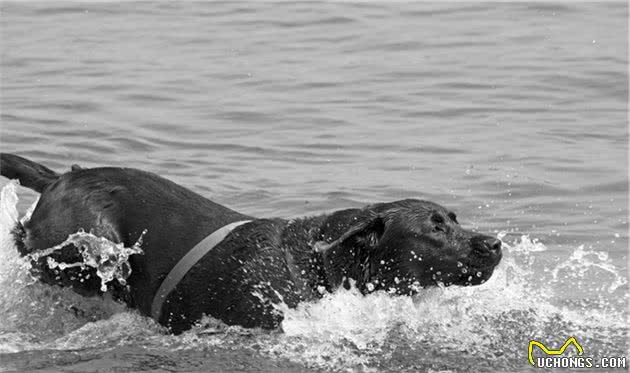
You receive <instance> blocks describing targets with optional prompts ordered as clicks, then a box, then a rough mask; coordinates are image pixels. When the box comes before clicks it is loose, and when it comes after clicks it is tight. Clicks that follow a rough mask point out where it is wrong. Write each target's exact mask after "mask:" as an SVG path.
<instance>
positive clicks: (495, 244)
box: [472, 236, 501, 256]
mask: <svg viewBox="0 0 630 373" xmlns="http://www.w3.org/2000/svg"><path fill="white" fill-rule="evenodd" d="M472 247H473V250H474V251H475V253H477V254H478V255H480V256H490V255H497V254H498V253H500V252H501V240H499V239H497V238H494V237H483V236H482V237H478V238H477V239H473V242H472Z"/></svg>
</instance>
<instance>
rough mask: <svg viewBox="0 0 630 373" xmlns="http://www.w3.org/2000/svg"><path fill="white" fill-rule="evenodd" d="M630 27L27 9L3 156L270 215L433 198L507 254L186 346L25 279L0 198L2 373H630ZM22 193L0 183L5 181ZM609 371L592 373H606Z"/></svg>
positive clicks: (524, 16) (601, 18)
mask: <svg viewBox="0 0 630 373" xmlns="http://www.w3.org/2000/svg"><path fill="white" fill-rule="evenodd" d="M627 18H628V5H627V3H625V2H620V3H611V2H601V3H580V4H571V3H566V2H563V3H557V4H556V3H548V2H545V3H533V4H508V3H468V2H467V3H452V4H432V3H398V2H397V3H372V2H366V3H364V2H356V3H334V2H331V3H323V4H317V3H301V2H299V3H296V4H292V3H258V2H256V3H253V2H252V3H234V2H229V3H216V2H208V3H206V2H199V3H193V2H185V3H167V2H159V3H144V2H142V3H141V2H128V3H88V4H81V3H57V2H56V3H49V2H43V3H12V2H2V3H1V4H0V22H1V24H2V35H1V37H2V38H1V40H2V48H1V50H2V58H1V101H0V103H1V107H0V109H1V122H0V147H1V149H2V151H8V152H16V153H19V154H21V155H24V156H26V157H29V158H32V159H34V160H37V161H41V162H43V163H45V164H46V165H47V166H49V167H51V168H53V169H56V170H65V169H69V166H70V165H71V164H73V163H78V164H80V165H81V166H86V167H94V166H102V165H117V166H130V167H137V168H141V169H144V170H149V171H153V172H156V173H158V174H160V175H163V176H165V177H167V178H169V179H171V180H173V181H176V182H178V183H180V184H182V185H185V186H187V187H189V188H191V189H192V190H195V191H197V192H199V193H201V194H203V195H205V196H208V197H210V198H211V199H213V200H214V201H217V202H219V203H223V204H226V205H228V206H230V207H232V208H234V209H236V210H239V211H241V212H244V213H247V214H252V215H255V216H282V217H294V216H301V215H311V214H316V213H321V212H326V211H332V210H335V209H338V208H342V207H352V206H360V205H363V204H366V203H371V202H376V201H391V200H395V199H401V198H407V197H417V198H426V199H430V200H433V201H436V202H438V203H441V204H444V205H446V206H448V207H449V208H451V209H453V210H455V211H457V213H458V216H459V220H460V221H461V222H462V224H463V225H464V226H466V227H472V228H475V229H478V230H480V231H485V232H490V233H492V234H494V235H497V236H499V237H501V238H502V240H503V241H504V243H505V247H506V249H505V255H504V260H503V262H502V264H501V265H500V267H499V268H498V270H497V272H496V274H495V275H494V277H493V278H492V279H491V280H490V281H489V282H488V283H487V284H484V285H483V286H479V287H474V288H446V289H432V290H428V291H426V292H423V293H422V294H421V295H420V296H419V297H417V298H414V299H411V298H392V297H390V296H388V295H386V294H373V295H370V296H367V297H363V296H360V295H358V294H357V293H356V292H355V291H353V290H350V291H340V292H338V293H336V294H334V295H330V296H328V297H326V298H324V299H323V300H322V301H320V302H318V303H313V304H304V305H302V306H301V307H300V308H298V309H297V310H288V311H287V319H286V320H285V322H284V323H283V325H282V327H283V332H282V333H280V332H272V333H270V332H263V331H258V330H254V331H248V330H243V329H240V328H234V327H231V328H227V327H225V326H224V325H221V324H220V323H217V322H216V321H215V320H212V319H207V320H205V324H204V325H203V326H200V327H199V328H197V329H195V330H193V331H190V332H188V333H185V334H183V335H181V336H177V337H176V336H170V335H166V334H164V333H163V331H162V330H161V329H160V327H159V326H157V325H156V324H154V323H153V322H152V321H151V320H149V319H147V318H144V317H142V316H139V315H138V314H136V313H135V312H133V311H130V310H126V309H125V308H124V307H123V306H121V305H119V304H117V303H115V302H114V301H112V300H111V299H107V298H106V299H86V298H82V297H80V296H78V295H75V294H73V293H72V292H71V291H69V290H67V289H58V288H52V287H47V286H44V285H41V284H39V283H37V282H35V281H34V280H33V279H31V278H30V276H29V275H28V268H27V264H26V263H25V262H24V260H23V259H20V258H18V256H17V254H16V252H15V248H14V247H13V245H12V243H11V242H10V240H9V239H8V235H7V232H6V230H7V228H8V227H9V226H10V222H12V221H14V220H15V219H17V218H18V217H19V216H20V215H22V214H24V213H25V211H26V210H27V209H28V207H29V206H31V205H32V203H33V202H34V201H35V198H36V194H35V193H33V192H31V191H27V190H24V189H22V188H18V189H17V193H18V195H17V196H14V195H13V193H12V191H11V188H12V187H8V189H4V191H3V193H4V194H3V199H2V205H1V206H0V216H1V218H0V219H1V222H2V225H0V228H1V230H2V233H0V243H1V246H0V259H1V260H0V315H2V317H1V318H0V370H4V371H41V372H52V371H55V372H57V371H65V372H92V371H94V372H95V371H118V372H125V371H130V372H131V371H154V372H160V371H198V372H202V371H204V372H205V371H239V372H240V371H249V372H254V371H268V372H282V371H285V372H294V371H319V370H324V371H328V370H333V371H336V370H341V371H409V372H411V371H422V372H440V371H442V372H446V371H449V372H469V371H479V372H486V371H491V372H494V371H519V372H527V371H534V370H535V369H533V368H531V367H529V365H528V363H527V345H528V342H529V340H530V339H538V340H540V341H542V342H544V343H547V344H548V345H549V346H550V347H555V348H557V347H559V346H560V345H561V344H562V343H563V342H564V341H565V340H566V339H567V338H568V337H569V336H575V337H576V338H577V339H578V340H579V341H580V343H581V344H582V346H583V347H584V349H585V354H587V355H589V356H596V357H600V356H628V355H629V354H630V353H629V348H628V339H627V333H628V326H627V325H628V322H627V320H628V311H627V309H628V127H627V126H628V122H627V109H628V107H627V106H628V72H627V64H628V36H627V35H628V21H627ZM3 182H6V181H3ZM600 371H601V370H600Z"/></svg>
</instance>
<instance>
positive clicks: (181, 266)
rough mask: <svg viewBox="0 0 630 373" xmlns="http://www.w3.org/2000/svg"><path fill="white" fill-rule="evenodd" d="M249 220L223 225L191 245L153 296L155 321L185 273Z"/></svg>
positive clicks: (152, 307)
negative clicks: (193, 245)
mask: <svg viewBox="0 0 630 373" xmlns="http://www.w3.org/2000/svg"><path fill="white" fill-rule="evenodd" d="M250 221H251V220H243V221H237V222H234V223H230V224H228V225H226V226H223V227H221V228H219V229H217V230H216V231H214V232H212V234H210V235H209V236H207V237H206V238H204V239H203V240H201V241H200V242H199V243H198V244H197V245H195V247H193V248H192V249H191V250H190V251H189V252H188V253H186V255H184V256H183V257H182V258H181V259H180V260H179V262H177V264H175V267H173V269H171V271H170V272H169V273H168V275H166V277H165V278H164V280H163V281H162V284H161V285H160V288H159V289H158V291H157V292H156V293H155V296H154V297H153V303H151V317H153V319H154V320H155V321H159V320H160V317H161V316H162V306H163V305H164V301H165V300H166V297H168V295H169V294H170V293H171V291H173V289H175V287H176V286H177V284H179V282H180V281H181V280H182V279H183V278H184V276H186V273H188V271H190V269H191V268H192V267H193V266H194V265H195V264H197V262H199V260H201V258H203V257H204V255H206V254H207V253H208V252H210V250H212V249H213V248H214V247H215V246H216V245H218V244H219V243H221V241H223V240H224V239H225V237H226V236H227V235H228V234H230V232H232V230H234V228H236V227H238V226H239V225H243V224H245V223H249V222H250Z"/></svg>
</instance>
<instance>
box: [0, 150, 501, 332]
mask: <svg viewBox="0 0 630 373" xmlns="http://www.w3.org/2000/svg"><path fill="white" fill-rule="evenodd" d="M0 173H1V174H2V175H4V176H8V177H11V178H17V179H19V180H20V182H21V183H22V185H24V186H26V187H29V188H32V189H34V190H38V191H40V192H41V193H42V194H41V197H40V200H39V202H38V205H37V207H36V208H35V210H34V211H33V214H32V216H31V219H30V220H29V221H26V222H25V223H24V225H23V226H22V225H21V224H18V225H17V226H16V227H15V229H14V230H13V236H14V238H15V241H16V244H17V246H18V250H19V252H20V253H21V254H22V255H26V254H28V253H30V252H33V251H38V250H43V249H46V248H49V247H52V246H54V245H57V244H59V243H60V242H62V241H64V240H65V239H66V238H67V237H68V235H69V234H71V233H74V232H76V231H77V230H79V229H84V230H86V231H91V232H92V233H94V234H95V235H99V236H104V237H106V238H108V239H110V240H112V241H114V242H122V243H124V244H125V246H131V245H133V244H134V243H135V242H136V240H137V239H138V238H139V237H140V235H141V233H142V231H143V230H145V229H147V233H146V236H144V237H143V245H142V249H143V250H144V254H143V255H133V256H131V257H130V259H129V262H130V265H131V268H132V273H131V276H130V277H129V278H128V279H127V282H128V285H127V286H123V285H121V284H119V283H118V282H117V281H112V282H111V283H110V284H109V292H111V293H112V294H113V296H114V297H115V298H117V299H119V300H121V301H123V302H125V303H126V304H128V305H129V306H130V307H134V308H137V309H139V310H140V312H142V313H143V314H145V315H149V314H150V313H151V309H150V307H151V301H152V299H153V296H154V294H155V292H156V290H157V288H158V287H159V286H160V284H161V282H162V280H163V279H164V278H165V276H166V275H167V274H168V272H169V271H170V270H171V269H172V268H173V266H174V265H175V264H176V263H177V261H179V259H180V258H181V257H182V256H183V255H185V254H186V253H187V252H188V251H189V250H190V249H191V248H192V247H193V246H194V245H195V244H196V243H197V242H199V241H201V240H202V239H203V238H204V237H206V236H208V235H209V234H211V233H212V232H214V231H215V230H217V229H219V228H221V227H222V226H224V225H226V224H229V223H231V222H235V221H239V220H252V221H251V222H250V223H247V224H244V225H241V226H239V227H237V228H236V229H235V230H234V231H233V232H232V233H231V234H229V235H228V236H227V237H226V239H225V240H223V241H222V242H221V243H220V244H218V245H217V246H216V247H215V248H214V249H213V250H211V251H210V252H209V253H208V254H206V255H205V256H204V257H203V258H202V259H201V260H200V261H199V262H198V263H196V264H195V265H194V266H193V267H192V268H191V269H190V271H189V272H188V273H187V274H186V276H185V277H184V278H183V280H182V281H181V282H180V283H179V284H178V285H177V287H176V288H175V290H174V291H173V292H172V293H171V294H170V295H169V296H168V297H167V299H166V301H165V303H164V306H163V308H162V316H161V318H160V320H158V321H159V322H160V323H161V324H163V325H165V326H167V327H169V328H170V329H171V330H172V331H173V332H175V333H179V332H182V331H184V330H186V329H188V328H190V327H191V325H193V324H194V323H195V322H196V321H198V320H199V319H200V318H201V317H202V316H203V315H204V314H207V315H211V316H213V317H216V318H219V319H221V320H222V321H224V322H226V323H228V324H238V325H242V326H245V327H263V328H276V327H278V326H279V325H280V323H281V321H282V319H283V315H282V313H281V312H280V311H278V310H277V309H276V307H275V306H274V304H276V303H279V302H284V303H285V304H286V305H287V306H289V307H296V306H297V304H298V303H300V302H302V301H309V300H314V299H318V298H320V297H321V296H322V291H328V292H332V291H334V290H335V289H337V288H338V287H340V286H346V287H348V286H350V283H351V282H353V283H355V284H356V286H357V287H358V288H359V289H360V290H361V291H362V292H363V293H369V292H371V291H377V290H385V291H388V292H391V293H394V294H399V295H411V294H414V293H415V292H417V291H419V289H421V288H423V287H427V286H434V285H436V284H438V283H443V284H445V285H478V284H480V283H483V282H484V281H485V280H487V279H488V278H489V277H490V276H491V275H492V272H493V269H494V267H495V266H496V265H497V264H498V263H499V261H500V259H501V252H500V241H498V240H496V239H495V238H493V237H490V236H485V235H482V234H478V233H474V232H471V231H468V230H465V229H463V228H461V226H459V224H458V223H457V220H456V217H455V215H454V214H453V213H452V212H450V211H448V210H446V209H445V208H444V207H442V206H440V205H438V204H435V203H432V202H428V201H420V200H414V199H408V200H402V201H396V202H390V203H378V204H374V205H369V206H366V207H364V208H360V209H357V208H354V209H345V210H340V211H336V212H333V213H332V214H329V215H321V216H316V217H307V218H301V219H294V220H286V219H278V218H276V219H255V218H253V217H250V216H247V215H243V214H240V213H238V212H236V211H233V210H231V209H229V208H227V207H224V206H221V205H219V204H216V203H214V202H212V201H210V200H208V199H206V198H204V197H202V196H200V195H198V194H196V193H194V192H192V191H190V190H188V189H186V188H183V187H181V186H179V185H177V184H175V183H173V182H171V181H168V180H166V179H164V178H161V177H159V176H157V175H155V174H152V173H148V172H144V171H140V170H135V169H129V168H112V167H105V168H94V169H85V168H81V167H78V166H73V167H72V169H71V171H70V172H67V173H65V174H61V175H59V174H56V173H54V172H53V171H51V170H49V169H47V168H46V167H44V166H41V165H39V164H37V163H34V162H32V161H29V160H26V159H24V158H21V157H18V156H15V155H12V154H0ZM77 252H78V251H77V249H76V248H75V247H72V246H69V247H65V248H64V249H63V250H61V252H56V253H54V254H52V255H51V257H53V258H54V259H55V260H57V261H65V262H76V261H77V260H78V258H77ZM419 258H420V259H419ZM462 267H465V268H466V269H467V270H469V271H470V273H471V274H472V275H470V274H467V273H466V274H465V273H462ZM33 271H34V273H36V274H37V276H38V277H39V278H40V279H41V280H42V281H44V282H46V283H49V284H54V285H60V286H71V287H72V288H73V289H74V290H75V291H77V292H78V293H80V294H83V295H86V296H90V295H97V294H99V293H100V290H99V286H100V281H99V279H98V278H97V276H96V274H95V273H94V270H80V269H79V268H69V269H66V270H63V271H61V270H59V269H50V268H48V266H47V265H46V261H45V258H40V259H39V261H38V262H34V263H33ZM477 272H478V273H480V274H481V275H476V273H477ZM81 280H82V281H81Z"/></svg>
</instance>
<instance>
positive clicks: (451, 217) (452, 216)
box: [448, 212, 459, 224]
mask: <svg viewBox="0 0 630 373" xmlns="http://www.w3.org/2000/svg"><path fill="white" fill-rule="evenodd" d="M448 217H449V218H450V219H451V220H452V221H454V222H455V223H457V224H459V222H458V221H457V215H455V214H454V213H452V212H449V213H448Z"/></svg>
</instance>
